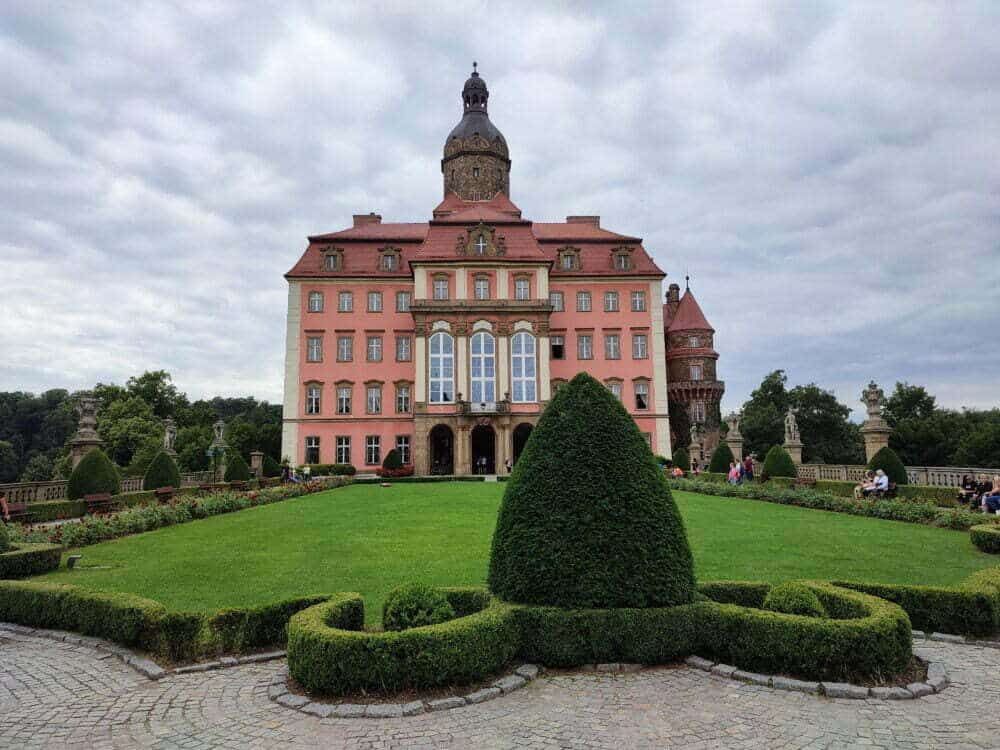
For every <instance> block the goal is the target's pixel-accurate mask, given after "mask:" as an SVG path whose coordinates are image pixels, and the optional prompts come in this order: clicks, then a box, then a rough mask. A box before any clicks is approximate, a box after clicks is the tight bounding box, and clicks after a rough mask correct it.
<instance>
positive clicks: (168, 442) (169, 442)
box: [163, 417, 177, 456]
mask: <svg viewBox="0 0 1000 750" xmlns="http://www.w3.org/2000/svg"><path fill="white" fill-rule="evenodd" d="M175 440H177V424H176V422H174V420H173V418H172V417H167V418H166V419H164V420H163V452H164V453H167V454H169V455H171V456H176V455H177V451H175V450H174V441H175Z"/></svg>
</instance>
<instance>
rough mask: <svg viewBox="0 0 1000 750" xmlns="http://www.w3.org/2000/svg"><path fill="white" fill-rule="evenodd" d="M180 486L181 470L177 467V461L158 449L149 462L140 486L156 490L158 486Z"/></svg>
mask: <svg viewBox="0 0 1000 750" xmlns="http://www.w3.org/2000/svg"><path fill="white" fill-rule="evenodd" d="M180 486H181V472H180V470H179V469H178V468H177V463H176V462H175V461H174V459H173V458H172V457H171V456H170V454H169V453H167V452H166V451H160V452H159V453H157V454H156V455H155V456H153V460H152V461H150V463H149V468H148V469H146V475H145V476H144V477H143V478H142V488H143V489H144V490H158V489H159V488H160V487H173V488H175V489H177V488H179V487H180Z"/></svg>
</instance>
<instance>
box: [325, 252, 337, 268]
mask: <svg viewBox="0 0 1000 750" xmlns="http://www.w3.org/2000/svg"><path fill="white" fill-rule="evenodd" d="M323 270H324V271H339V270H340V255H339V254H338V253H327V254H326V255H324V256H323Z"/></svg>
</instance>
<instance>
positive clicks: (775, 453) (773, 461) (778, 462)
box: [764, 445, 799, 479]
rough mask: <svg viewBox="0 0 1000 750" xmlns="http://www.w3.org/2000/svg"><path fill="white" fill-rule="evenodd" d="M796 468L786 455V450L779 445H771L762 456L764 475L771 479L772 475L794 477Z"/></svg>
mask: <svg viewBox="0 0 1000 750" xmlns="http://www.w3.org/2000/svg"><path fill="white" fill-rule="evenodd" d="M798 473H799V472H798V470H797V469H796V468H795V462H794V461H793V460H792V457H791V456H789V455H788V451H786V450H785V449H784V448H782V447H781V446H780V445H774V446H771V450H769V451H768V452H767V455H766V456H764V477H765V478H767V479H772V478H774V477H796V476H798Z"/></svg>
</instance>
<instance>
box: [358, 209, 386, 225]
mask: <svg viewBox="0 0 1000 750" xmlns="http://www.w3.org/2000/svg"><path fill="white" fill-rule="evenodd" d="M381 223H382V217H381V216H379V215H378V214H377V213H375V212H374V211H372V212H371V213H370V214H354V226H356V227H363V226H364V225H365V224H381Z"/></svg>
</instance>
